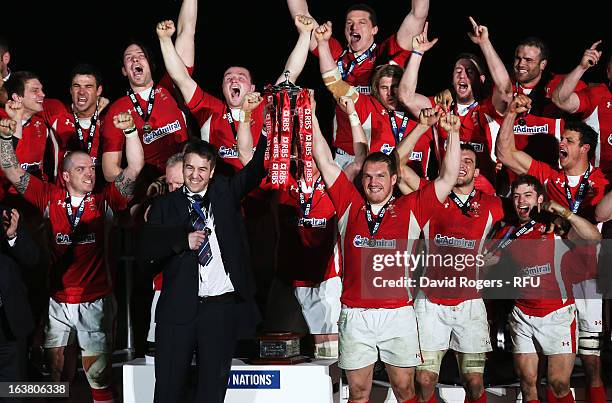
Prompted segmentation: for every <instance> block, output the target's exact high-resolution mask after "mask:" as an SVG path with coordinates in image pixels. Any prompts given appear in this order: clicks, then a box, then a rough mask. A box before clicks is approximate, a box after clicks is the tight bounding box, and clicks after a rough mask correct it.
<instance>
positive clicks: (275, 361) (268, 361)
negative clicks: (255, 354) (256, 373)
mask: <svg viewBox="0 0 612 403" xmlns="http://www.w3.org/2000/svg"><path fill="white" fill-rule="evenodd" d="M308 361H310V357H306V356H305V355H296V356H295V357H289V358H253V359H251V360H250V363H251V364H252V365H296V364H301V363H303V362H308Z"/></svg>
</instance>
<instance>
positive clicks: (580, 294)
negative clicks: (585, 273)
mask: <svg viewBox="0 0 612 403" xmlns="http://www.w3.org/2000/svg"><path fill="white" fill-rule="evenodd" d="M572 291H573V292H574V298H575V300H576V310H577V312H578V330H580V331H583V332H593V333H600V332H602V331H603V326H602V322H603V318H602V314H603V313H602V312H603V301H602V298H603V296H602V295H601V294H600V293H599V292H597V280H596V279H591V280H585V281H581V282H580V283H576V284H574V285H573V286H572Z"/></svg>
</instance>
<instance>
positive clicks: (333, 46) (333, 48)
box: [312, 36, 344, 61]
mask: <svg viewBox="0 0 612 403" xmlns="http://www.w3.org/2000/svg"><path fill="white" fill-rule="evenodd" d="M329 50H330V52H331V55H332V57H333V58H334V60H336V61H338V58H339V57H340V55H341V54H342V52H343V51H344V48H343V47H342V45H341V44H340V42H339V41H338V40H337V39H336V38H334V37H333V36H332V37H331V38H329ZM312 54H313V55H315V56H316V57H319V47H318V46H317V47H316V48H314V49H313V51H312Z"/></svg>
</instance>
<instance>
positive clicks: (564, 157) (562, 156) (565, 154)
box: [559, 147, 569, 163]
mask: <svg viewBox="0 0 612 403" xmlns="http://www.w3.org/2000/svg"><path fill="white" fill-rule="evenodd" d="M568 155H569V153H568V152H567V150H566V149H565V148H563V147H561V148H559V161H560V162H561V163H563V161H566V160H567V157H568Z"/></svg>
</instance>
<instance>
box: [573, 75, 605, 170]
mask: <svg viewBox="0 0 612 403" xmlns="http://www.w3.org/2000/svg"><path fill="white" fill-rule="evenodd" d="M576 94H577V95H578V99H579V100H580V106H579V107H578V111H577V112H578V113H579V114H580V115H581V117H582V118H583V119H584V121H585V122H586V123H587V124H589V125H590V126H591V127H592V128H593V129H595V131H596V132H598V133H599V139H598V140H599V141H598V144H597V150H595V161H593V163H594V164H595V166H596V167H599V168H600V169H601V170H602V171H603V173H604V175H605V177H606V178H607V179H608V181H610V180H611V179H612V93H611V92H610V88H609V87H608V86H607V85H606V84H603V83H602V84H599V85H596V86H594V87H587V88H584V89H582V90H579V91H577V92H576Z"/></svg>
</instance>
